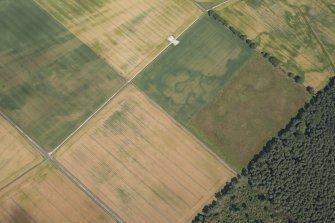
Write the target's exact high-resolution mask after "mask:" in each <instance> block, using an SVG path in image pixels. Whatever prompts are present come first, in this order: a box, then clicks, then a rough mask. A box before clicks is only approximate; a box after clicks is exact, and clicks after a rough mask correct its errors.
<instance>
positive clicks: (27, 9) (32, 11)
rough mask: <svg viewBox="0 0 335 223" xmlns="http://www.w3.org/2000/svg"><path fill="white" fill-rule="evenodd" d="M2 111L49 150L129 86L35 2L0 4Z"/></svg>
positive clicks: (0, 98) (8, 0) (18, 0)
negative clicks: (121, 89) (113, 96)
mask: <svg viewBox="0 0 335 223" xmlns="http://www.w3.org/2000/svg"><path fill="white" fill-rule="evenodd" d="M0 33H1V35H0V42H1V44H0V85H1V88H0V110H1V111H2V112H4V113H5V114H6V115H7V116H9V117H10V118H11V119H12V120H14V122H15V123H16V124H17V125H18V126H20V127H21V128H22V129H23V130H24V131H25V132H26V133H27V134H28V135H29V136H30V137H31V138H33V139H34V140H35V141H36V142H37V143H39V144H40V145H41V146H42V147H43V148H45V149H46V150H48V151H49V150H51V149H52V148H54V147H56V146H57V145H58V144H59V143H60V142H61V141H63V140H64V139H65V138H66V137H67V136H68V135H69V134H70V133H71V132H72V131H73V130H74V129H75V128H77V127H78V126H79V125H80V124H81V122H83V121H84V120H85V119H86V118H87V117H88V116H89V115H90V114H91V113H93V112H94V111H95V110H96V109H97V108H98V107H99V106H100V105H101V104H102V103H103V102H104V101H105V100H107V98H109V97H110V96H111V95H112V94H114V93H115V92H116V90H117V89H118V88H120V87H121V85H122V84H123V83H124V80H123V79H122V78H121V77H120V76H119V75H118V74H117V73H116V72H115V71H114V70H113V69H112V68H111V67H110V66H109V65H108V64H106V63H105V62H104V61H103V60H102V59H100V58H99V57H98V56H97V55H96V54H95V53H94V52H93V51H91V50H90V49H89V48H88V47H86V46H85V45H83V44H82V43H81V42H80V41H79V40H78V39H77V38H75V37H74V36H73V35H72V34H71V33H70V32H68V31H66V30H65V29H64V28H63V27H62V26H61V25H59V24H58V23H57V22H56V21H54V20H53V19H52V18H51V17H50V16H48V15H47V14H46V13H44V11H43V10H41V9H40V8H39V7H38V6H37V5H35V3H33V2H32V1H31V0H15V1H11V0H4V1H1V2H0Z"/></svg>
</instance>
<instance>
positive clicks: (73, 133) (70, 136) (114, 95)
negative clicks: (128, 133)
mask: <svg viewBox="0 0 335 223" xmlns="http://www.w3.org/2000/svg"><path fill="white" fill-rule="evenodd" d="M202 16H203V14H201V15H200V16H199V17H197V18H196V19H195V20H194V21H193V22H192V23H191V24H190V25H189V26H187V27H186V28H185V29H184V30H183V31H182V32H181V33H180V34H179V35H178V36H176V37H177V38H179V37H181V36H182V35H183V34H184V33H185V32H186V31H187V30H189V29H190V28H191V27H192V26H193V25H194V24H195V23H196V22H197V21H198V20H199V19H200V18H201V17H202ZM170 45H171V43H170V42H169V44H167V45H166V46H165V47H164V48H163V49H162V50H161V51H160V52H159V53H158V54H157V55H156V56H155V57H154V58H153V59H152V60H151V61H150V62H149V63H148V64H147V65H146V66H145V67H143V69H142V70H140V71H139V72H138V73H137V74H135V75H134V76H133V77H132V78H130V79H129V80H127V81H126V83H125V84H124V85H123V86H122V87H121V88H119V89H118V90H117V91H116V92H115V93H114V94H113V95H112V96H111V97H110V98H109V99H107V101H105V102H104V103H103V104H102V105H101V106H100V107H99V108H98V109H97V110H96V111H95V112H93V113H92V114H91V115H90V116H89V117H88V118H87V119H86V120H85V121H84V122H83V123H82V124H80V125H79V126H78V127H77V129H75V130H74V131H73V132H72V133H71V134H70V135H68V136H67V137H66V138H65V139H64V140H63V141H62V142H61V143H60V144H59V145H58V146H57V147H56V148H55V149H54V150H53V151H52V152H50V153H49V156H53V155H54V154H56V153H57V151H58V150H59V149H60V148H61V147H62V146H63V145H64V144H65V143H66V142H68V141H69V140H70V138H72V137H73V136H74V135H75V134H76V133H77V132H78V131H79V130H80V129H82V128H83V126H84V125H85V124H86V123H87V122H89V121H90V120H91V119H92V118H93V117H95V115H96V114H97V113H98V112H99V111H101V110H102V109H103V108H104V107H106V106H107V104H108V103H109V102H110V101H112V100H113V98H115V97H116V96H118V95H119V94H121V92H122V91H123V90H124V89H126V88H127V87H128V86H129V85H131V84H132V83H133V81H134V80H135V78H136V77H138V76H139V75H140V74H141V73H142V72H143V71H144V70H145V69H147V67H149V66H150V65H151V64H152V63H153V62H155V61H156V59H157V58H158V57H159V56H160V55H161V54H162V53H163V52H164V51H165V50H166V49H167V48H169V47H170ZM176 47H178V46H176Z"/></svg>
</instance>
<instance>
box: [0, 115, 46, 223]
mask: <svg viewBox="0 0 335 223" xmlns="http://www.w3.org/2000/svg"><path fill="white" fill-rule="evenodd" d="M41 160H42V157H41V156H39V154H38V153H37V152H36V151H35V150H34V148H32V146H31V145H30V144H29V143H28V142H26V141H25V139H24V138H23V137H22V136H21V135H20V134H19V133H18V132H17V131H16V129H14V127H12V126H11V125H10V124H9V123H8V122H7V120H5V119H4V118H3V117H2V116H0V188H2V187H3V186H5V185H6V184H8V183H9V182H11V181H13V180H15V179H16V178H17V177H18V176H19V175H21V174H22V173H24V172H25V171H26V170H28V169H30V168H31V167H33V166H34V165H36V164H37V163H38V162H40V161H41ZM0 222H1V221H0Z"/></svg>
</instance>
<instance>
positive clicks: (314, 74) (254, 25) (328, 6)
mask: <svg viewBox="0 0 335 223" xmlns="http://www.w3.org/2000/svg"><path fill="white" fill-rule="evenodd" d="M215 10H216V11H217V12H218V13H219V14H220V15H221V17H223V18H224V19H225V20H227V21H228V22H229V23H230V24H231V25H232V26H234V27H235V28H237V29H239V30H240V31H242V32H243V33H245V34H246V35H247V36H248V37H249V38H251V39H254V40H255V41H256V42H257V43H258V44H259V50H262V51H266V52H269V53H271V54H273V55H274V56H276V57H277V58H278V59H280V60H281V61H282V66H283V67H284V69H285V70H286V71H288V72H293V73H295V74H299V75H301V76H304V77H305V86H312V87H314V88H316V89H321V88H322V87H323V86H324V85H325V83H326V82H327V80H328V77H329V76H331V75H334V74H335V66H334V62H335V57H334V55H335V54H334V52H335V51H334V49H335V28H334V25H333V24H334V20H335V13H334V12H335V4H334V2H333V1H331V0H325V1H315V0H299V1H298V0H293V1H277V0H264V1H259V0H245V1H236V2H235V3H234V4H231V5H229V6H228V7H226V6H225V5H222V7H218V8H217V9H215Z"/></svg>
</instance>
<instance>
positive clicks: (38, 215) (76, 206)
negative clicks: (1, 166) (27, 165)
mask: <svg viewBox="0 0 335 223" xmlns="http://www.w3.org/2000/svg"><path fill="white" fill-rule="evenodd" d="M0 222H6V223H7V222H20V223H21V222H25V223H33V222H34V223H44V222H55V223H58V222H67V223H78V222H80V223H90V222H103V223H115V221H114V220H113V219H112V218H111V217H110V216H109V215H107V214H106V213H105V212H104V211H103V210H102V209H100V207H98V206H96V205H95V203H94V202H93V201H92V200H90V199H89V198H88V197H87V196H86V195H85V194H84V193H83V192H82V191H81V190H80V189H79V188H77V187H76V186H75V185H74V184H72V182H71V181H70V180H68V179H67V178H66V177H65V176H64V175H62V174H61V173H60V172H59V171H58V170H56V169H55V168H54V167H53V166H52V165H51V164H48V163H44V164H42V165H40V166H39V167H37V168H35V169H34V170H32V171H30V172H29V173H28V174H27V175H25V176H24V177H22V178H20V179H19V180H18V181H16V182H14V183H13V184H11V185H10V186H9V187H7V188H5V189H4V190H2V191H1V192H0Z"/></svg>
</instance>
